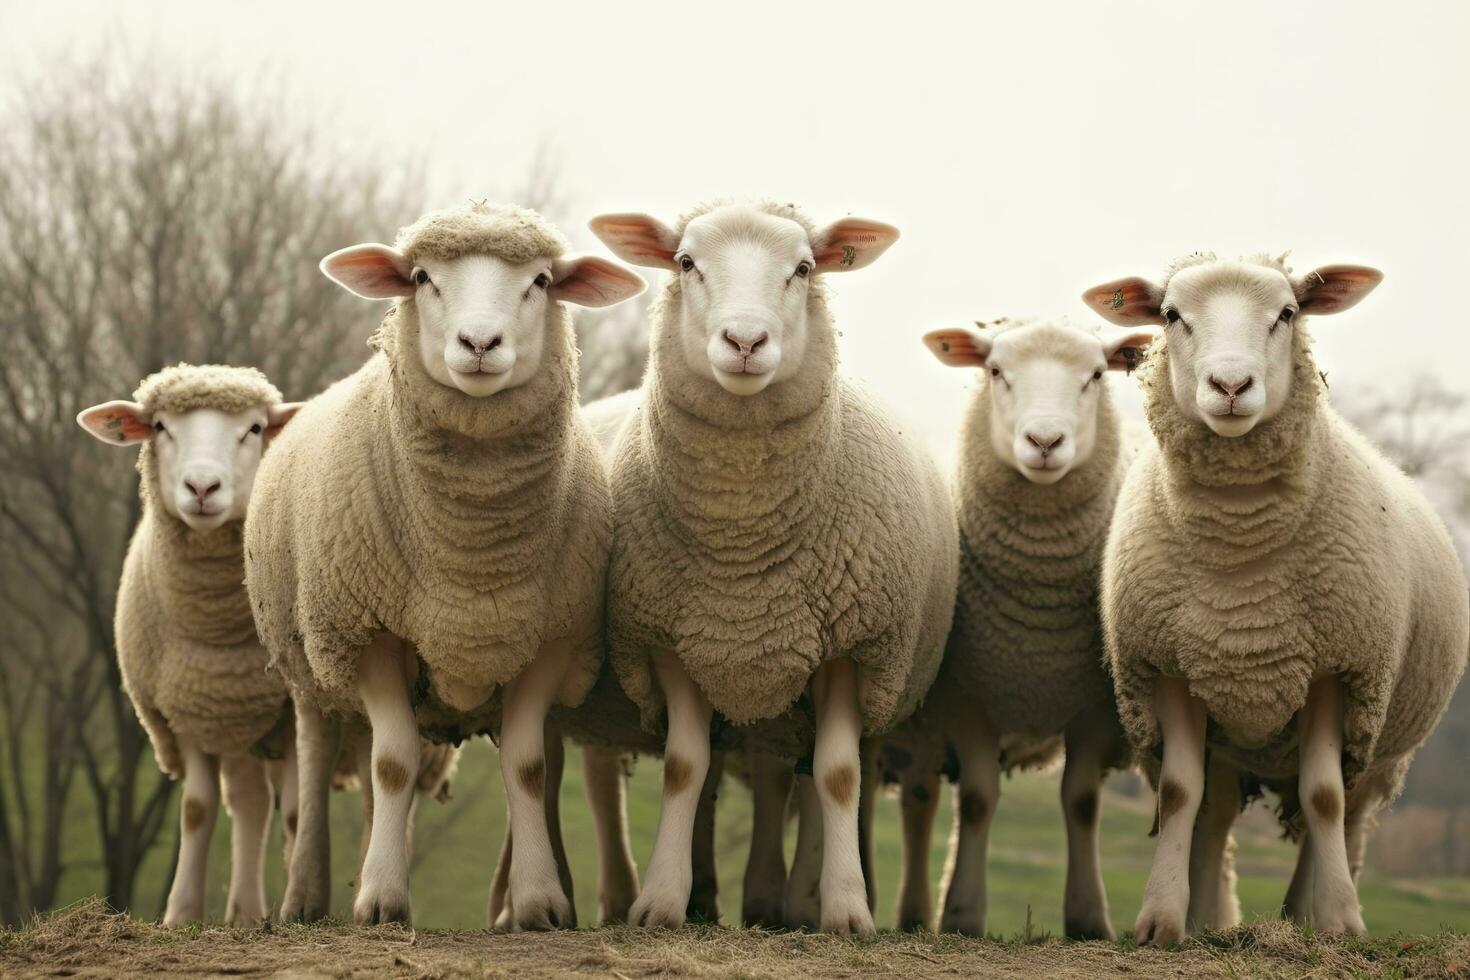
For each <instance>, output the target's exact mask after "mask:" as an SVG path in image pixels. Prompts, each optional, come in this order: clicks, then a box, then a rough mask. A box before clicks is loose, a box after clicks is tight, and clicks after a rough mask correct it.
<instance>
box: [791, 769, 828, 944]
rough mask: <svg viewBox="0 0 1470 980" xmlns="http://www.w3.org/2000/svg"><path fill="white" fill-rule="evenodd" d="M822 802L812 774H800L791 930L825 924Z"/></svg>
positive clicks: (797, 782)
mask: <svg viewBox="0 0 1470 980" xmlns="http://www.w3.org/2000/svg"><path fill="white" fill-rule="evenodd" d="M821 883H822V802H821V800H820V799H819V798H818V796H817V785H816V782H815V781H814V780H813V779H812V777H811V776H810V775H808V774H805V773H804V774H802V775H799V776H797V777H796V853H795V854H794V855H793V856H792V858H791V874H790V876H789V877H788V878H787V879H786V894H785V905H786V910H785V919H786V927H787V928H788V929H806V930H808V931H813V932H814V931H816V929H817V927H818V926H820V925H821V923H822V896H821Z"/></svg>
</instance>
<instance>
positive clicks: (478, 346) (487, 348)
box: [459, 333, 505, 357]
mask: <svg viewBox="0 0 1470 980" xmlns="http://www.w3.org/2000/svg"><path fill="white" fill-rule="evenodd" d="M504 339H505V335H504V334H499V333H498V334H495V335H494V336H493V337H487V338H475V337H471V336H470V335H469V334H465V333H462V334H460V335H459V346H461V347H463V348H464V349H465V350H467V351H469V352H470V353H471V354H474V355H475V356H476V357H484V356H485V355H486V354H488V353H490V352H491V351H493V350H494V349H495V348H497V347H499V346H500V342H501V341H502V340H504Z"/></svg>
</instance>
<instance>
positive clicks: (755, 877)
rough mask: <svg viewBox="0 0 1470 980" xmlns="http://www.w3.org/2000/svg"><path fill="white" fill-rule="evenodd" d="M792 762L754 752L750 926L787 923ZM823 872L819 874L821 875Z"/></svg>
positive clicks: (746, 914) (747, 890) (743, 908)
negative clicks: (786, 840) (788, 806)
mask: <svg viewBox="0 0 1470 980" xmlns="http://www.w3.org/2000/svg"><path fill="white" fill-rule="evenodd" d="M791 778H792V770H791V763H790V762H788V761H787V760H785V759H782V758H780V757H778V756H774V755H766V754H764V753H760V752H753V753H751V755H750V798H751V808H752V810H753V811H754V812H753V814H752V817H751V824H750V854H749V856H748V857H747V858H746V861H745V887H744V893H743V895H742V896H741V900H740V919H741V921H742V922H743V923H744V924H745V925H747V926H758V927H760V928H763V929H779V928H781V926H783V925H784V924H785V921H784V915H785V912H784V909H783V908H782V906H783V905H784V904H785V903H784V902H783V901H782V898H783V895H782V893H783V892H784V891H785V888H786V853H785V848H784V846H783V844H784V840H783V838H784V836H785V832H786V804H787V803H788V802H789V801H790V799H791ZM820 873H821V872H820V871H818V874H819V875H820Z"/></svg>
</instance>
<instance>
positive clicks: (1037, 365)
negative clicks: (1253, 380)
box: [924, 318, 1157, 483]
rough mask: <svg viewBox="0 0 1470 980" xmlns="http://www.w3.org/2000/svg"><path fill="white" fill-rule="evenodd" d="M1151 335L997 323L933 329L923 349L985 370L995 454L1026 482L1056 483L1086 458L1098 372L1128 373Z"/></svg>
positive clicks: (1142, 330)
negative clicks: (987, 381)
mask: <svg viewBox="0 0 1470 980" xmlns="http://www.w3.org/2000/svg"><path fill="white" fill-rule="evenodd" d="M1156 335H1157V330H1156V329H1155V328H1152V327H1128V328H1123V329H1111V328H1110V329H1105V330H1101V331H1097V330H1084V329H1082V328H1080V327H1074V326H1070V325H1068V324H1066V323H1048V322H1046V321H1036V320H1025V321H1019V322H1018V321H1009V320H1006V319H1004V318H1002V319H1000V320H997V321H994V322H991V323H977V324H976V325H975V326H973V327H957V328H953V329H944V330H934V331H931V332H929V333H927V334H925V335H924V344H925V346H927V347H928V348H929V350H930V351H931V352H932V353H933V354H934V356H935V357H937V358H938V359H939V360H940V362H941V363H944V364H947V365H949V366H951V367H968V368H981V369H983V370H984V371H985V372H986V374H987V375H988V376H989V379H990V380H989V385H988V387H989V391H988V393H987V395H986V397H988V398H989V399H990V413H989V414H990V444H991V448H992V450H993V451H994V452H995V455H996V457H997V458H999V459H1000V460H1001V461H1002V462H1004V463H1006V464H1007V465H1009V466H1011V467H1013V468H1014V469H1016V470H1017V471H1018V472H1019V473H1020V474H1021V475H1022V476H1024V477H1025V478H1026V479H1028V480H1030V481H1031V482H1032V483H1056V482H1057V481H1059V480H1060V479H1062V477H1064V476H1066V475H1067V474H1068V473H1070V472H1072V470H1074V469H1076V468H1077V467H1079V466H1081V465H1082V464H1084V463H1086V462H1087V461H1088V460H1089V459H1091V458H1092V454H1093V449H1094V448H1095V446H1096V443H1097V414H1098V403H1099V401H1100V400H1101V397H1102V394H1101V393H1102V386H1103V380H1102V378H1103V373H1104V372H1105V371H1126V370H1131V369H1132V368H1133V366H1134V365H1135V364H1136V363H1137V362H1138V359H1139V356H1140V352H1141V351H1142V350H1144V349H1145V348H1147V347H1148V345H1149V344H1150V343H1152V342H1153V340H1154V338H1155V337H1156Z"/></svg>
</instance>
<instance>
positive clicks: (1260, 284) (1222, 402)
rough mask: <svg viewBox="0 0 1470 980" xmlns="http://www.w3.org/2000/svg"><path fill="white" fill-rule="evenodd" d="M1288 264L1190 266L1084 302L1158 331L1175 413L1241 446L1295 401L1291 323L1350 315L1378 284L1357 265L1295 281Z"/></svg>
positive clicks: (1100, 290) (1124, 283) (1102, 291)
mask: <svg viewBox="0 0 1470 980" xmlns="http://www.w3.org/2000/svg"><path fill="white" fill-rule="evenodd" d="M1285 259H1286V256H1285V255H1282V256H1281V257H1279V258H1276V259H1267V258H1264V257H1263V258H1259V259H1246V260H1241V261H1235V262H1228V261H1223V260H1220V259H1216V258H1215V257H1214V256H1212V255H1202V256H1192V257H1191V258H1189V259H1186V260H1183V261H1181V262H1179V263H1176V266H1175V269H1174V271H1173V272H1172V274H1171V275H1170V276H1169V277H1168V279H1167V280H1166V281H1165V285H1164V286H1159V285H1156V284H1155V283H1153V282H1150V281H1149V280H1147V279H1141V278H1138V277H1136V276H1135V277H1130V278H1128V279H1118V280H1116V281H1114V282H1108V283H1104V284H1103V285H1101V286H1097V287H1094V288H1093V289H1089V290H1087V291H1086V292H1085V293H1083V294H1082V299H1083V301H1084V302H1085V303H1087V305H1088V306H1091V307H1092V308H1093V309H1094V310H1096V311H1097V312H1098V313H1099V314H1101V315H1102V316H1104V317H1106V318H1107V319H1108V320H1110V321H1112V322H1113V323H1117V324H1121V325H1125V326H1135V325H1141V324H1154V323H1156V324H1161V325H1163V326H1164V328H1165V336H1166V338H1167V340H1168V344H1167V346H1166V348H1165V352H1164V353H1165V357H1166V360H1167V364H1168V372H1167V375H1166V376H1167V378H1168V382H1169V386H1170V390H1171V392H1172V394H1173V396H1174V402H1175V404H1177V405H1178V406H1179V410H1180V411H1181V412H1183V413H1184V414H1185V415H1186V416H1188V417H1191V418H1197V419H1199V420H1200V421H1201V422H1203V423H1204V424H1205V425H1207V426H1209V428H1210V430H1211V431H1213V432H1214V433H1216V434H1217V435H1221V436H1225V437H1227V438H1229V437H1237V436H1243V435H1245V434H1246V433H1247V432H1250V431H1251V430H1252V429H1254V428H1255V427H1256V426H1257V425H1258V424H1260V423H1261V422H1263V421H1265V420H1266V419H1269V418H1271V417H1272V416H1274V415H1275V414H1276V413H1277V412H1279V411H1281V407H1282V406H1283V405H1285V404H1286V401H1287V399H1288V397H1289V396H1290V395H1291V379H1292V373H1293V372H1292V355H1291V352H1292V341H1291V335H1292V330H1293V329H1295V321H1296V318H1297V316H1298V315H1301V314H1326V313H1340V312H1341V311H1343V310H1346V309H1350V308H1351V307H1353V306H1355V305H1357V303H1358V301H1359V300H1361V299H1362V298H1363V297H1364V296H1367V295H1368V294H1369V293H1370V292H1372V291H1373V289H1374V287H1376V286H1377V285H1378V283H1379V282H1381V281H1382V280H1383V273H1381V272H1379V271H1378V270H1377V269H1372V268H1369V267H1367V266H1361V265H1329V266H1323V267H1322V268H1320V269H1317V270H1315V271H1313V272H1311V273H1308V274H1307V275H1306V276H1303V277H1302V278H1301V279H1299V280H1293V279H1292V278H1291V277H1290V276H1289V275H1288V273H1287V270H1286V264H1285Z"/></svg>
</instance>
